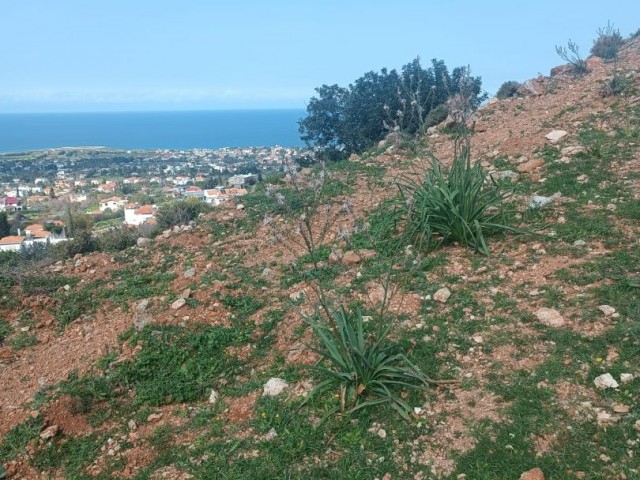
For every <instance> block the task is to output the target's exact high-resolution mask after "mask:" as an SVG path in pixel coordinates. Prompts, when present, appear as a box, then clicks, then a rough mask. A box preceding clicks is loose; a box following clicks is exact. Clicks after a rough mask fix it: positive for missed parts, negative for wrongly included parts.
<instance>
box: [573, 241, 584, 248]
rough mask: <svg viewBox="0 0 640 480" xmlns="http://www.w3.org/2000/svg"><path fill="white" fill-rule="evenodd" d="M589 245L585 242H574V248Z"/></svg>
mask: <svg viewBox="0 0 640 480" xmlns="http://www.w3.org/2000/svg"><path fill="white" fill-rule="evenodd" d="M586 244H587V242H585V241H584V240H576V241H575V242H573V246H574V247H584V246H585V245H586Z"/></svg>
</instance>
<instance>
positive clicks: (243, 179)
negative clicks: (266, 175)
mask: <svg viewBox="0 0 640 480" xmlns="http://www.w3.org/2000/svg"><path fill="white" fill-rule="evenodd" d="M257 182H258V175H255V174H253V173H246V174H244V175H234V176H232V177H229V180H227V183H228V184H229V186H230V187H234V188H244V187H245V186H247V185H255V184H256V183H257Z"/></svg>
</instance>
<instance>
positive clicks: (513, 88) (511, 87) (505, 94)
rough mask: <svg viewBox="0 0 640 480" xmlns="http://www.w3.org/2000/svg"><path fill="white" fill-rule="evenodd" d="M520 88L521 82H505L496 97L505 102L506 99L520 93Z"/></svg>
mask: <svg viewBox="0 0 640 480" xmlns="http://www.w3.org/2000/svg"><path fill="white" fill-rule="evenodd" d="M518 88H520V82H516V81H515V80H509V81H508V82H504V83H503V84H502V85H500V88H499V89H498V92H497V93H496V97H497V98H499V99H500V100H504V99H505V98H511V97H515V96H516V94H517V93H518Z"/></svg>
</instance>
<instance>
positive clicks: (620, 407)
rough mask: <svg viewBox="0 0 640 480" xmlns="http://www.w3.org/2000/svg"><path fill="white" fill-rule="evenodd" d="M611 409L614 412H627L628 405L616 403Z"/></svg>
mask: <svg viewBox="0 0 640 480" xmlns="http://www.w3.org/2000/svg"><path fill="white" fill-rule="evenodd" d="M613 411H614V412H616V413H622V414H624V413H629V406H628V405H623V404H620V403H619V404H617V405H614V406H613Z"/></svg>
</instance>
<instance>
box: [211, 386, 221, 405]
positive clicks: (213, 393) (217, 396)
mask: <svg viewBox="0 0 640 480" xmlns="http://www.w3.org/2000/svg"><path fill="white" fill-rule="evenodd" d="M218 400H220V394H219V393H218V392H216V391H215V390H214V389H211V395H209V403H210V404H211V405H215V404H216V403H218Z"/></svg>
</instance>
